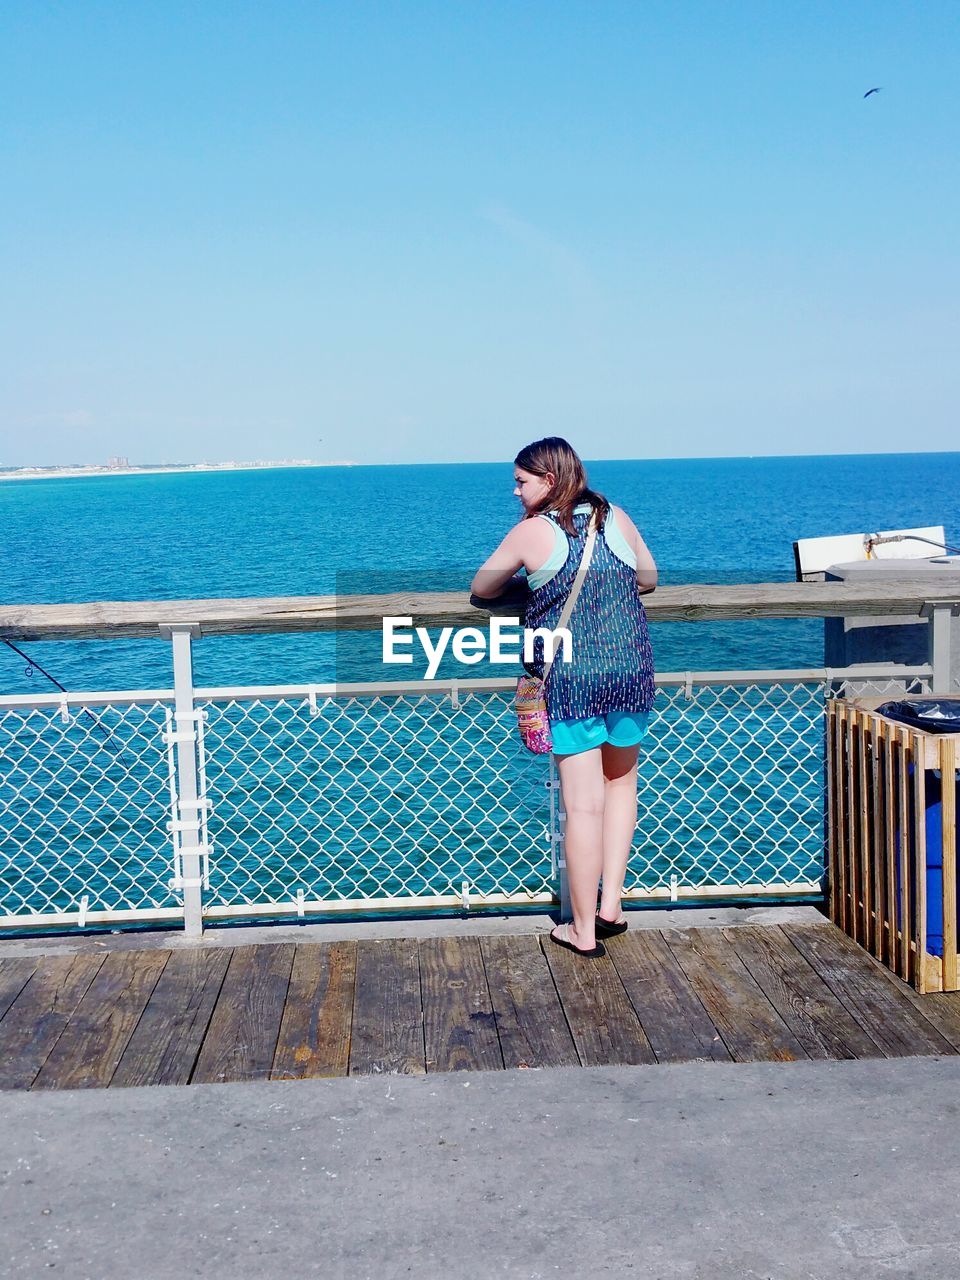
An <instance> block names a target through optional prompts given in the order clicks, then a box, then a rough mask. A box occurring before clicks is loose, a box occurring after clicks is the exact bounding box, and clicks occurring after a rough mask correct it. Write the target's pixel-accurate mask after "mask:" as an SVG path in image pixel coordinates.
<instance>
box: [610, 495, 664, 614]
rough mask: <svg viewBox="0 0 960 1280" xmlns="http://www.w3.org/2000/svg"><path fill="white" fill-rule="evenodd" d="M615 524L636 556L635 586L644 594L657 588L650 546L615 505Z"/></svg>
mask: <svg viewBox="0 0 960 1280" xmlns="http://www.w3.org/2000/svg"><path fill="white" fill-rule="evenodd" d="M617 524H618V525H619V526H620V529H621V531H622V533H623V536H624V537H625V538H626V540H627V542H629V544H630V546H631V547H633V552H634V555H635V556H636V557H637V587H638V589H639V591H640V592H641V594H643V595H646V594H648V593H649V592H650V591H656V589H657V578H658V574H657V566H656V564H655V562H654V559H653V556H652V555H651V554H650V548H649V547H648V546H647V544H646V543H645V542H644V540H643V538H641V536H640V530H639V529H638V528H637V526H636V525H635V524H634V523H633V521H632V520H631V519H630V517H629V516H628V515H627V513H626V512H625V511H624V510H623V509H622V508H621V507H617Z"/></svg>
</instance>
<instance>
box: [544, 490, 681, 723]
mask: <svg viewBox="0 0 960 1280" xmlns="http://www.w3.org/2000/svg"><path fill="white" fill-rule="evenodd" d="M548 518H549V519H550V522H551V524H553V525H554V526H555V527H556V528H557V529H560V527H559V525H558V524H557V522H556V521H555V520H554V519H553V518H552V516H551V517H548ZM607 520H608V522H611V523H612V522H613V517H612V515H610V516H608V517H607ZM589 522H590V509H589V508H588V507H587V506H586V505H585V504H581V506H579V507H577V508H575V510H574V513H573V526H574V529H575V530H576V534H575V536H574V537H570V536H569V535H567V534H564V532H563V530H562V529H560V533H561V535H562V536H564V537H566V538H567V542H568V544H569V549H568V551H567V558H566V561H565V562H564V564H563V567H562V568H561V569H560V570H559V571H558V572H557V573H555V574H554V575H553V576H552V577H551V578H550V579H549V580H548V581H547V582H544V583H543V585H542V586H539V587H534V588H532V589H531V592H530V598H529V601H528V603H527V610H526V619H525V626H526V629H527V630H528V631H529V630H534V629H536V628H538V627H543V628H546V629H550V630H552V629H553V628H554V627H556V625H557V623H558V622H559V620H560V614H561V612H562V610H563V606H564V603H565V601H566V599H567V596H568V595H569V594H570V588H571V587H572V586H573V580H574V578H575V576H576V573H577V569H578V568H579V567H580V560H581V557H582V556H583V548H584V544H585V543H586V539H587V527H588V525H589ZM606 532H607V531H606V529H604V530H599V531H598V532H597V537H596V540H595V542H594V546H593V558H592V560H591V562H590V568H589V570H588V571H587V575H586V578H585V580H584V583H583V587H582V588H581V590H580V595H579V597H578V598H577V602H576V604H575V606H574V609H573V614H572V616H571V618H570V622H569V624H568V626H569V630H570V636H571V640H572V658H571V661H570V662H564V661H563V650H562V649H561V648H560V647H558V648H557V649H556V651H555V652H556V658H555V659H554V662H553V666H552V667H551V668H550V674H549V675H548V677H547V687H546V699H547V712H548V714H549V716H550V718H551V720H577V719H580V718H582V717H584V716H599V715H605V714H606V713H607V712H608V711H649V710H650V708H651V706H652V705H653V700H654V697H655V695H656V686H655V684H654V680H653V674H654V668H653V649H652V646H651V644H650V634H649V630H648V628H647V614H646V610H645V609H644V607H643V602H642V600H641V598H640V591H639V588H638V587H637V572H636V569H635V568H632V567H631V566H630V565H629V564H627V563H626V562H625V561H624V560H623V559H621V558H620V557H619V556H617V555H615V554H614V552H613V551H612V550H611V548H610V545H609V543H608V540H607V537H606V536H605V535H606ZM617 532H619V531H617ZM611 540H613V539H611ZM620 541H621V542H622V541H623V539H622V537H621V538H620ZM533 652H534V660H533V662H531V663H529V664H527V663H525V664H524V666H525V667H526V669H527V670H528V671H529V672H530V674H531V675H537V676H542V675H543V638H542V637H541V636H537V637H536V638H535V641H534V649H533Z"/></svg>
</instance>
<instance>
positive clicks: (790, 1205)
mask: <svg viewBox="0 0 960 1280" xmlns="http://www.w3.org/2000/svg"><path fill="white" fill-rule="evenodd" d="M958 1118H960V1060H958V1059H956V1058H925V1059H924V1058H912V1059H901V1060H890V1061H886V1060H879V1061H862V1062H860V1061H848V1062H798V1063H750V1064H743V1065H733V1064H730V1065H723V1064H686V1065H683V1066H653V1067H626V1068H620V1067H617V1068H591V1069H585V1068H579V1067H578V1068H570V1069H562V1070H553V1071H507V1072H502V1073H490V1074H471V1075H462V1074H452V1075H434V1076H426V1077H397V1076H390V1077H387V1076H377V1077H363V1078H356V1077H354V1078H348V1079H338V1080H329V1081H326V1080H325V1081H308V1082H298V1083H264V1084H248V1085H192V1086H188V1087H186V1088H157V1089H129V1090H122V1089H111V1090H104V1091H90V1092H64V1093H49V1094H45V1093H40V1092H38V1093H4V1094H0V1134H2V1137H0V1227H2V1236H0V1239H2V1242H3V1246H2V1255H0V1276H2V1277H4V1278H6V1277H10V1278H11V1280H13V1278H15V1280H33V1277H41V1276H43V1277H48V1276H51V1275H52V1276H61V1277H70V1280H87V1278H89V1280H114V1278H117V1280H120V1278H122V1280H130V1278H131V1277H143V1278H144V1280H168V1278H169V1280H174V1277H176V1278H177V1280H180V1278H182V1277H213V1276H217V1277H223V1276H229V1277H231V1280H246V1277H251V1280H252V1278H253V1277H257V1278H258V1280H260V1278H262V1277H266V1278H267V1280H272V1277H282V1280H292V1278H293V1277H299V1276H323V1277H325V1280H339V1278H340V1277H343V1278H344V1280H347V1278H349V1280H364V1278H366V1277H370V1278H371V1280H393V1278H394V1277H408V1276H425V1277H443V1278H444V1280H487V1278H488V1277H491V1278H492V1277H509V1278H511V1280H514V1278H516V1280H520V1278H523V1280H543V1278H545V1277H555V1276H582V1277H593V1276H608V1275H616V1274H626V1275H631V1276H637V1277H656V1278H657V1280H674V1278H681V1277H682V1278H684V1280H691V1278H695V1277H697V1278H698V1277H704V1278H706V1277H710V1280H718V1278H724V1280H725V1278H726V1277H738V1278H740V1277H745V1278H747V1280H757V1278H761V1280H838V1278H844V1277H871V1278H873V1277H877V1276H883V1277H885V1276H917V1277H923V1280H939V1277H941V1276H943V1277H946V1276H948V1275H949V1276H950V1277H951V1278H952V1277H953V1276H954V1275H955V1274H956V1273H957V1269H958V1266H960V1161H958V1159H957V1133H958Z"/></svg>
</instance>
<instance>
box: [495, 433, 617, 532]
mask: <svg viewBox="0 0 960 1280" xmlns="http://www.w3.org/2000/svg"><path fill="white" fill-rule="evenodd" d="M513 463H514V466H517V467H519V468H520V469H521V471H529V473H530V474H531V475H532V476H545V475H547V474H551V475H553V476H555V477H556V483H555V484H554V486H553V488H552V489H551V490H550V492H549V493H548V494H546V495H545V496H544V498H543V499H542V501H541V502H539V503H538V504H537V506H536V507H535V508H534V509H533V510H531V511H529V512H527V517H530V516H536V515H540V514H541V513H542V512H545V511H553V510H554V509H556V511H557V517H558V524H559V525H560V527H561V529H565V530H566V532H567V533H569V534H573V533H575V532H576V530H575V529H574V527H573V509H574V507H575V506H577V504H578V503H581V502H589V503H590V505H591V507H593V510H594V514H595V516H596V524H597V528H598V529H600V528H602V527H603V522H604V520H606V518H607V512H608V511H609V510H610V503H609V502H608V501H607V500H606V498H605V497H604V496H603V494H602V493H595V492H594V490H593V489H591V488H590V487H589V486H588V484H587V472H586V469H585V468H584V465H583V463H582V462H581V461H580V458H579V455H578V454H577V451H576V450H575V449H574V448H573V446H572V445H569V444H567V442H566V440H562V439H561V438H560V436H546V437H545V438H544V439H543V440H534V442H533V444H528V445H527V446H526V447H525V448H523V449H521V450H520V452H519V453H518V454H517V456H516V457H515V458H514V460H513Z"/></svg>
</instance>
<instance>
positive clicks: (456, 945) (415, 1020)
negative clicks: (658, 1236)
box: [0, 923, 960, 1089]
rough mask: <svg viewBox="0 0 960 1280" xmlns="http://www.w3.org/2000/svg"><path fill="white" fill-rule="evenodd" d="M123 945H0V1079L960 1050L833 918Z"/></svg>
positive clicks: (194, 1078)
mask: <svg viewBox="0 0 960 1280" xmlns="http://www.w3.org/2000/svg"><path fill="white" fill-rule="evenodd" d="M607 948H608V954H607V957H606V959H604V960H602V961H593V962H588V961H582V960H579V959H577V957H575V956H573V955H571V954H570V953H569V952H566V951H563V950H561V949H560V948H557V947H554V946H553V945H552V944H551V943H550V942H549V941H548V939H547V938H546V936H545V935H541V936H534V935H510V936H485V937H480V938H476V937H467V938H464V937H443V938H429V939H423V940H421V941H419V942H418V941H417V940H415V939H409V938H406V939H398V940H391V941H360V942H331V943H305V944H294V943H289V942H283V943H261V944H258V945H253V946H249V945H248V946H239V947H236V948H228V947H224V946H221V945H219V944H218V945H215V946H210V945H205V946H202V947H198V948H196V949H185V948H179V947H178V948H177V949H175V950H170V951H164V950H139V951H134V950H118V951H109V950H106V951H104V952H102V953H100V954H96V955H94V954H90V953H89V952H84V953H81V954H69V955H56V954H53V955H45V956H41V957H38V958H29V959H27V958H7V959H2V960H0V1088H5V1089H72V1088H97V1087H105V1086H110V1087H113V1088H115V1087H119V1086H123V1085H150V1084H187V1083H209V1082H217V1081H239V1080H267V1079H271V1080H295V1079H304V1078H307V1077H317V1076H342V1075H354V1074H358V1075H359V1074H370V1073H390V1072H401V1073H404V1074H421V1073H424V1072H433V1071H459V1070H464V1071H488V1070H489V1071H496V1070H502V1069H503V1068H505V1067H555V1066H577V1065H578V1064H582V1065H584V1066H594V1065H601V1064H633V1063H657V1062H691V1061H696V1062H702V1061H718V1062H729V1061H731V1060H732V1061H734V1062H750V1061H770V1060H774V1061H784V1062H785V1061H793V1060H796V1059H803V1058H868V1057H904V1056H910V1055H916V1054H956V1053H958V1052H960V993H956V994H951V995H928V996H923V997H921V996H917V995H916V994H915V993H914V992H913V991H911V989H910V988H909V987H907V986H905V985H904V984H903V983H902V982H900V980H899V979H898V978H896V977H894V976H893V975H892V974H890V973H888V972H887V971H886V970H885V969H883V968H882V967H881V966H880V965H879V964H878V963H877V962H876V961H875V960H873V959H872V958H871V957H870V956H869V955H868V954H867V953H866V952H865V951H863V950H861V949H860V948H859V947H858V946H857V945H856V944H854V943H853V942H851V941H850V940H849V939H848V938H847V937H845V936H844V935H843V934H842V933H840V932H839V930H837V929H835V928H834V927H833V926H832V925H830V924H826V923H825V924H823V925H820V924H816V925H796V924H784V925H782V926H772V925H760V926H736V927H732V928H725V929H718V928H706V929H666V930H663V931H657V930H652V929H641V928H632V929H631V930H630V931H629V932H628V933H626V934H625V935H623V936H622V937H619V938H615V939H613V940H612V941H611V942H609V943H608V944H607Z"/></svg>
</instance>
